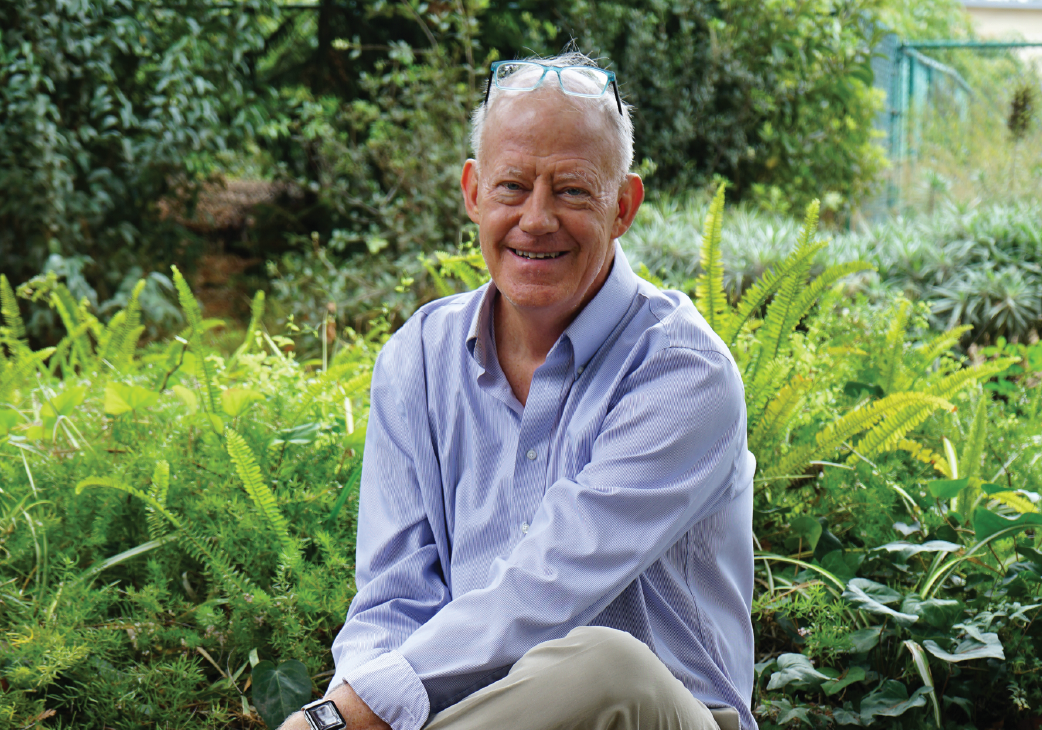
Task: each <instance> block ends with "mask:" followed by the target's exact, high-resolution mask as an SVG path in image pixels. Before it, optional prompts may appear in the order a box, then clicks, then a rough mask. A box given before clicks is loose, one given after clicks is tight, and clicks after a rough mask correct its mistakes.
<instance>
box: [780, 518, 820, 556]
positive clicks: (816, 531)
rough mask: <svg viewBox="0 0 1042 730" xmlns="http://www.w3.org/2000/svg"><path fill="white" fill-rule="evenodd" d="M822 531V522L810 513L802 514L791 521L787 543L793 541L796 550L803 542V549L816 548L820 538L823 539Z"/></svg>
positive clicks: (793, 547)
mask: <svg viewBox="0 0 1042 730" xmlns="http://www.w3.org/2000/svg"><path fill="white" fill-rule="evenodd" d="M821 532H822V527H821V523H820V522H818V521H817V520H816V519H814V518H813V517H811V516H810V515H800V516H799V517H796V518H794V519H793V520H792V521H791V522H790V523H789V535H788V538H787V540H786V543H792V549H794V550H795V549H797V546H798V545H801V544H802V546H803V550H814V548H815V547H816V546H817V544H818V540H820V539H821Z"/></svg>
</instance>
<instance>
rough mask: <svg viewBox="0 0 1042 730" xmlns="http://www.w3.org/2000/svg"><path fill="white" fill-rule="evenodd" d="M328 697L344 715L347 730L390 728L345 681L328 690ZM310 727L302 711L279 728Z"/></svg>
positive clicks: (381, 729)
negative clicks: (330, 690)
mask: <svg viewBox="0 0 1042 730" xmlns="http://www.w3.org/2000/svg"><path fill="white" fill-rule="evenodd" d="M328 698H329V699H331V700H333V702H335V703H336V706H337V709H338V710H340V714H341V715H343V716H344V721H345V722H347V730H391V726H390V725H388V724H387V723H386V722H384V721H383V720H381V719H380V718H379V717H377V716H376V714H375V713H374V712H373V711H372V710H370V709H369V705H367V704H366V703H364V702H362V699H361V698H360V697H359V696H358V695H356V694H355V691H354V690H353V689H351V685H349V684H347V683H346V682H345V683H344V684H342V685H340V686H339V687H337V688H336V689H335V690H333V691H332V692H330V693H329V695H328ZM310 727H311V726H310V725H308V721H307V720H306V719H305V718H304V713H303V712H294V713H293V714H292V715H290V716H289V717H287V718H286V722H284V723H282V726H281V727H280V728H279V730H310Z"/></svg>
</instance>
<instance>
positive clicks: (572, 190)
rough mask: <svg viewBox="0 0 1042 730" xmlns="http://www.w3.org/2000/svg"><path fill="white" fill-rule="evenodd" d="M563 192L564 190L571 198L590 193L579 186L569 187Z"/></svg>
mask: <svg viewBox="0 0 1042 730" xmlns="http://www.w3.org/2000/svg"><path fill="white" fill-rule="evenodd" d="M561 192H563V193H564V194H565V195H567V196H568V197H570V198H578V197H586V196H587V195H589V193H588V192H586V191H585V190H584V189H582V188H577V187H575V186H572V187H567V188H565V189H564V190H562V191H561Z"/></svg>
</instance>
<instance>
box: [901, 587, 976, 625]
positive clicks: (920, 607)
mask: <svg viewBox="0 0 1042 730" xmlns="http://www.w3.org/2000/svg"><path fill="white" fill-rule="evenodd" d="M964 609H965V606H964V605H963V604H962V601H956V600H951V599H947V598H927V599H925V600H924V599H922V598H920V597H919V595H918V594H916V593H909V594H908V595H907V596H905V599H904V601H903V602H902V603H901V612H902V613H911V614H914V615H916V616H918V617H919V618H921V619H923V620H924V621H925V622H926V623H928V624H930V626H935V627H936V628H939V629H949V628H951V626H952V624H954V623H955V622H956V621H958V620H959V619H960V618H961V617H962V612H963V610H964Z"/></svg>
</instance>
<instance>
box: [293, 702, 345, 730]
mask: <svg viewBox="0 0 1042 730" xmlns="http://www.w3.org/2000/svg"><path fill="white" fill-rule="evenodd" d="M300 709H301V711H302V712H303V713H304V717H306V718H307V721H308V725H310V726H311V730H343V729H344V728H346V727H347V723H346V722H344V716H343V715H341V714H340V710H338V709H337V707H336V704H335V703H334V702H333V700H316V701H314V702H312V703H310V704H307V705H304V706H303V707H301V708H300Z"/></svg>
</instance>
